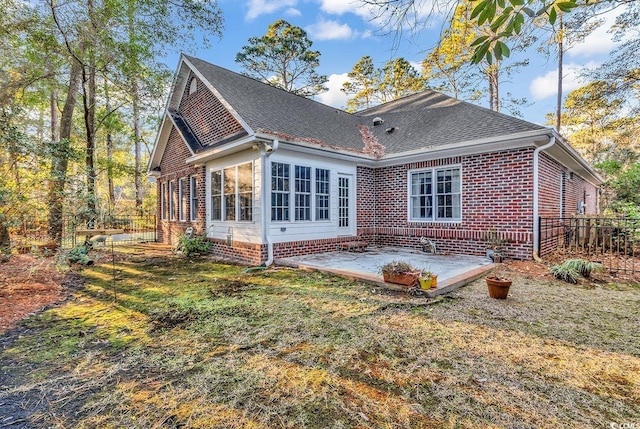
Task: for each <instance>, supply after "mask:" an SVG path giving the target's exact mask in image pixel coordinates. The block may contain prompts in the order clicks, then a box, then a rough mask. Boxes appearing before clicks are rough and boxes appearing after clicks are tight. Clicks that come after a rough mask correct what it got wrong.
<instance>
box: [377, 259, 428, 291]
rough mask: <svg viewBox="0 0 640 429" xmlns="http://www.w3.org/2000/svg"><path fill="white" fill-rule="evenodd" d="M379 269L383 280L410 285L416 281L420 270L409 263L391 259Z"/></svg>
mask: <svg viewBox="0 0 640 429" xmlns="http://www.w3.org/2000/svg"><path fill="white" fill-rule="evenodd" d="M380 271H381V272H382V277H383V278H384V281H385V282H388V283H396V284H400V285H405V286H411V285H413V284H416V283H417V282H418V278H419V277H420V273H421V271H420V270H417V269H415V268H414V267H413V266H411V264H408V263H406V262H401V261H391V262H388V263H386V264H384V265H383V266H382V267H381V268H380Z"/></svg>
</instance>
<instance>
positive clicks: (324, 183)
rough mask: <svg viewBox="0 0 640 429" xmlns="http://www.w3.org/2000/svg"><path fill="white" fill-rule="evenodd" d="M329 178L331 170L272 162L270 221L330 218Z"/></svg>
mask: <svg viewBox="0 0 640 429" xmlns="http://www.w3.org/2000/svg"><path fill="white" fill-rule="evenodd" d="M292 172H293V174H292ZM291 175H293V178H292V177H291ZM329 177H330V171H329V170H326V169H322V168H315V169H314V168H312V167H309V166H304V165H289V164H284V163H280V162H274V163H273V164H272V165H271V220H273V221H289V220H295V221H313V220H316V221H320V220H329V201H330V182H329ZM291 181H292V182H293V185H290V183H291ZM291 212H293V219H291V217H290V213H291Z"/></svg>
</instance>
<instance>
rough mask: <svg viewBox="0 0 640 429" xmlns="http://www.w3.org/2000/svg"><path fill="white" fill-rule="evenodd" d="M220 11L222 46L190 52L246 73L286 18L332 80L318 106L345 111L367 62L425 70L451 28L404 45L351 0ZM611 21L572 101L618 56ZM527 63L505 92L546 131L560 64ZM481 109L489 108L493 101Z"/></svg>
mask: <svg viewBox="0 0 640 429" xmlns="http://www.w3.org/2000/svg"><path fill="white" fill-rule="evenodd" d="M426 3H429V4H432V3H431V2H426ZM218 4H219V6H220V7H221V9H222V10H223V13H224V23H225V24H224V25H225V29H224V34H223V37H222V39H221V40H217V39H214V41H213V43H212V46H210V47H208V48H201V47H197V46H195V45H194V46H192V47H188V48H187V52H188V53H189V54H191V55H195V56H197V57H199V58H202V59H203V60H206V61H209V62H211V63H214V64H217V65H219V66H222V67H225V68H228V69H230V70H233V71H237V72H240V71H241V70H242V69H241V67H240V66H239V65H238V64H237V63H235V61H234V59H235V56H236V54H237V53H238V52H240V51H241V49H242V46H244V45H246V44H247V40H248V39H249V37H253V36H262V35H263V34H264V33H265V32H266V31H267V27H268V26H269V24H271V23H273V22H274V21H276V20H278V19H285V20H287V21H288V22H290V23H291V24H293V25H297V26H299V27H302V28H304V29H305V30H306V31H307V34H308V37H309V39H311V40H312V41H313V49H316V50H318V51H320V53H321V56H320V67H319V69H318V71H319V73H321V74H325V75H327V76H328V77H329V82H328V84H327V86H328V87H329V92H327V93H324V94H321V95H319V96H317V97H316V100H318V101H320V102H323V103H325V104H329V105H332V106H335V107H339V108H342V107H344V106H345V105H346V96H345V95H344V94H343V93H342V92H341V91H340V88H341V86H342V83H343V82H344V80H345V79H346V74H347V73H348V72H349V71H350V70H351V69H352V67H353V65H354V64H355V63H356V62H357V61H358V60H359V59H360V58H361V57H362V56H364V55H369V56H371V57H372V58H373V60H374V62H375V64H376V66H377V67H382V66H383V65H384V63H385V62H386V61H388V60H390V59H393V58H396V57H404V58H406V59H407V60H408V61H410V62H412V63H414V64H416V67H418V64H419V63H420V62H421V61H422V59H423V58H424V57H425V56H426V53H427V52H428V51H429V50H430V49H431V48H433V47H434V46H435V45H436V44H437V42H438V38H439V35H440V31H441V29H442V25H443V24H442V18H441V16H442V15H438V14H436V15H433V14H432V15H431V17H432V18H431V22H430V26H429V27H428V28H425V29H424V30H422V31H421V32H420V34H419V35H413V36H412V35H410V34H409V33H408V32H405V33H404V37H402V38H400V39H399V40H398V38H397V37H394V36H395V35H394V34H387V35H384V34H380V32H379V31H378V29H379V22H378V21H376V20H375V19H373V20H372V19H371V17H372V14H373V13H376V12H377V11H376V10H369V9H367V8H366V7H363V6H361V5H359V4H358V3H352V2H350V1H349V0H248V1H244V0H242V1H240V0H235V1H234V0H219V2H218ZM427 12H428V11H425V15H426V14H427ZM605 19H606V21H607V24H605V25H603V26H602V27H600V28H599V29H598V30H596V32H594V33H593V34H592V35H590V36H589V37H588V38H587V39H586V40H585V41H584V42H582V43H580V44H577V45H575V46H573V47H572V48H571V49H570V50H569V51H568V52H567V54H566V56H565V67H566V68H565V71H564V86H565V91H564V94H565V96H566V94H567V93H568V92H569V91H571V90H572V89H575V88H577V87H579V86H580V80H579V76H578V75H579V70H580V69H581V68H583V67H595V66H597V65H598V64H600V63H602V62H603V61H605V60H606V59H607V56H608V53H609V52H610V51H611V50H613V49H615V46H616V43H615V42H613V41H612V38H611V35H610V34H609V33H607V29H608V28H609V27H610V25H611V24H612V23H613V20H614V19H615V16H614V15H608V16H605ZM519 58H520V57H519ZM521 58H528V59H529V65H528V66H526V67H524V68H522V69H519V71H518V72H517V73H516V75H515V76H514V77H513V78H512V79H511V81H510V82H503V84H502V86H501V92H502V93H504V94H506V93H507V92H510V93H511V94H513V95H514V96H516V97H518V98H522V97H524V98H526V99H527V100H528V102H529V103H531V105H530V106H528V107H525V108H522V109H521V111H522V113H523V117H524V118H525V119H527V120H529V121H531V122H536V123H540V124H544V122H545V114H546V113H548V112H552V111H554V110H555V96H556V91H555V87H556V83H555V82H556V76H557V67H556V65H555V59H554V58H546V57H544V56H542V55H541V54H539V53H537V52H536V49H535V47H533V48H530V49H529V51H527V52H526V53H525V54H524V55H522V56H521ZM177 61H178V57H177V56H170V57H168V58H167V62H168V66H169V67H170V68H171V69H175V67H176V65H177ZM418 70H419V68H418ZM482 85H485V84H484V83H483V84H482ZM476 103H477V104H479V105H482V106H485V107H486V106H487V105H488V103H487V102H486V101H485V100H479V101H477V102H476ZM505 113H506V112H505Z"/></svg>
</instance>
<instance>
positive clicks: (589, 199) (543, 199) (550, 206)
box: [538, 153, 597, 217]
mask: <svg viewBox="0 0 640 429" xmlns="http://www.w3.org/2000/svg"><path fill="white" fill-rule="evenodd" d="M539 166H540V175H539V177H540V179H539V180H540V191H539V200H538V201H539V214H540V216H541V217H560V216H561V215H562V217H571V216H573V215H575V214H577V213H578V203H579V202H580V201H584V202H585V203H586V204H587V207H586V214H596V213H597V200H596V195H597V189H596V187H595V186H594V185H592V184H590V183H589V182H587V181H586V180H584V179H583V178H582V177H580V176H578V175H577V174H575V173H573V174H572V173H570V172H569V171H568V170H567V168H566V167H564V166H562V165H561V164H560V163H558V162H557V161H555V160H554V159H552V158H550V157H549V156H547V155H546V154H544V153H542V154H540V165H539ZM563 175H564V176H563ZM561 182H562V183H563V185H562V188H563V193H564V199H563V202H564V204H563V206H564V210H563V213H562V214H561V213H560V204H561V203H560V201H561V200H560V189H561V185H560V183H561Z"/></svg>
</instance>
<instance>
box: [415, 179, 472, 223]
mask: <svg viewBox="0 0 640 429" xmlns="http://www.w3.org/2000/svg"><path fill="white" fill-rule="evenodd" d="M461 176H462V173H461V169H460V168H459V167H454V168H443V169H429V170H419V171H412V172H410V173H409V191H410V193H411V195H410V198H409V205H410V207H409V216H410V219H409V220H412V221H459V220H461V218H462V207H461V195H462V180H461ZM434 182H435V183H434Z"/></svg>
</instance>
